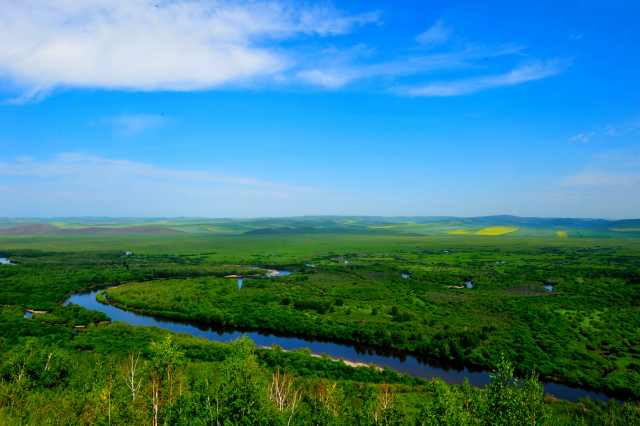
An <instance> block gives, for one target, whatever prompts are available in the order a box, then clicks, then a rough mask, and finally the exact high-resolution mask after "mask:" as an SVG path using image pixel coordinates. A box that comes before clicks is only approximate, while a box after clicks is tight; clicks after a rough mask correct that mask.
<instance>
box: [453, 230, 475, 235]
mask: <svg viewBox="0 0 640 426" xmlns="http://www.w3.org/2000/svg"><path fill="white" fill-rule="evenodd" d="M448 233H449V234H453V235H460V234H470V233H471V231H451V232H448Z"/></svg>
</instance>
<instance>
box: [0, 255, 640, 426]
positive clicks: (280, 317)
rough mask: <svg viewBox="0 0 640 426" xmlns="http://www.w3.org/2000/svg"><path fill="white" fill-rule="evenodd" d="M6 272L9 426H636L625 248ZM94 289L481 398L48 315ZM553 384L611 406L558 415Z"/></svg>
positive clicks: (632, 306)
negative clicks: (449, 370)
mask: <svg viewBox="0 0 640 426" xmlns="http://www.w3.org/2000/svg"><path fill="white" fill-rule="evenodd" d="M274 251H275V250H274ZM292 251H293V249H292ZM0 257H8V258H10V259H11V262H12V263H14V265H3V266H0V301H1V302H2V304H3V305H4V308H3V309H2V311H1V315H0V330H2V331H1V333H0V336H2V338H1V341H0V343H1V345H2V346H1V354H0V361H1V366H2V367H1V370H0V373H1V377H2V379H1V380H2V381H1V382H0V387H1V389H0V418H3V419H7V420H4V424H16V425H17V424H20V425H21V424H134V423H137V424H150V425H157V424H300V425H303V424H314V425H315V424H318V425H320V424H327V425H329V424H345V423H348V422H351V423H354V424H358V425H378V424H385V425H391V424H398V425H400V424H402V425H405V424H406V425H409V424H411V425H454V424H456V425H457V424H460V425H467V424H469V425H471V424H474V425H475V424H478V425H480V424H487V425H488V424H505V425H506V424H532V425H534V424H535V425H538V424H595V425H599V424H624V425H626V424H629V425H631V424H634V425H635V424H638V420H639V417H638V409H637V405H636V403H635V402H634V401H637V400H638V398H639V397H640V334H638V326H639V325H640V317H639V314H640V310H639V306H638V305H639V303H640V299H639V297H638V295H639V294H640V293H638V290H640V289H639V288H638V286H640V274H639V273H638V272H637V271H638V266H640V257H639V253H638V252H637V250H636V249H635V247H634V246H633V245H628V246H625V245H624V244H622V245H620V246H618V247H615V248H610V247H592V248H588V249H587V248H584V247H583V246H573V247H572V246H560V247H550V246H532V245H517V244H516V245H503V246H502V247H495V246H493V247H492V246H490V245H489V246H481V247H479V246H477V245H461V244H458V245H457V246H455V245H448V246H446V247H438V246H435V247H424V246H419V245H418V246H416V247H414V248H412V249H411V250H408V249H406V248H403V249H400V250H398V249H393V250H391V249H385V250H379V249H377V250H371V249H370V250H366V249H365V250H359V251H357V252H356V251H349V252H326V251H320V250H318V251H317V252H315V253H309V252H306V253H304V254H295V253H292V252H290V253H287V254H286V255H284V254H283V255H282V256H277V257H274V256H269V257H265V256H263V255H261V256H253V253H251V252H246V251H245V252H243V253H236V254H234V255H229V254H227V255H226V257H225V258H223V259H221V254H220V251H219V250H216V251H215V252H204V251H203V252H202V253H188V254H187V253H179V252H178V253H174V254H164V253H163V254H156V253H149V252H147V253H145V252H142V251H137V252H136V253H135V254H132V255H126V254H125V253H124V252H122V251H101V252H96V251H80V250H76V251H61V252H60V251H59V252H51V251H40V250H33V249H11V250H4V251H3V252H2V253H0ZM241 265H243V266H241ZM256 267H257V268H256ZM267 269H279V270H289V271H291V272H292V274H291V275H287V276H281V277H272V278H261V277H252V278H244V281H243V283H242V288H239V286H238V283H237V282H236V279H234V278H225V277H226V276H229V275H238V276H245V277H246V276H249V275H255V274H260V275H262V276H264V274H265V273H266V272H267ZM467 283H468V284H469V285H467ZM104 287H111V288H109V289H107V290H105V291H102V292H100V293H99V294H98V296H97V298H98V300H99V301H101V302H102V303H107V304H112V305H114V306H116V307H119V308H122V309H127V310H134V311H138V312H144V313H149V314H155V315H158V316H161V317H168V318H175V319H179V320H191V321H196V322H199V323H202V324H211V325H216V326H226V327H236V328H238V329H240V330H242V329H262V330H268V331H274V332H286V333H293V334H294V335H299V336H310V337H312V336H316V337H320V338H324V339H329V340H335V341H344V342H359V343H363V344H365V343H366V344H369V345H372V346H376V347H381V348H396V349H397V350H400V351H405V352H406V353H414V354H416V355H420V356H424V357H430V358H434V359H443V360H455V361H459V362H462V363H466V364H469V365H476V366H478V368H485V369H487V370H489V371H492V372H493V373H492V379H491V383H488V384H487V385H486V387H485V388H474V387H471V386H469V385H468V383H467V384H463V385H450V384H447V383H445V382H443V381H442V380H440V379H438V378H434V379H432V380H427V379H421V378H417V377H409V376H408V375H403V374H398V373H397V372H395V371H393V370H389V369H387V368H382V369H380V368H377V367H375V366H370V367H367V366H360V367H354V366H350V365H348V364H346V363H344V362H341V360H331V358H329V357H326V356H320V355H315V354H311V351H310V350H308V349H305V348H299V350H297V351H288V352H287V351H284V350H282V349H281V348H279V347H277V346H273V347H271V348H256V347H255V345H254V344H253V343H252V342H251V341H250V340H249V339H246V338H242V339H239V340H237V341H235V342H232V343H219V342H215V341H209V340H207V339H204V338H197V337H193V336H191V335H189V334H185V333H173V332H169V331H167V330H163V329H161V328H157V327H141V326H138V327H136V326H132V325H129V324H125V323H121V322H114V323H111V322H110V321H111V320H112V318H109V316H107V315H105V314H104V313H103V312H101V311H100V310H99V309H98V310H88V309H86V308H84V307H82V306H78V305H73V304H67V305H63V304H62V302H63V301H64V300H65V299H66V298H67V297H68V295H70V294H72V293H74V292H77V291H79V290H82V289H88V288H104ZM98 306H100V305H98ZM27 310H30V311H33V312H34V313H33V315H32V316H31V318H26V317H25V313H26V312H27ZM133 364H135V365H137V367H132V365H133ZM132 368H133V370H136V372H135V374H134V373H131V371H132ZM131 374H134V375H135V377H131ZM128 375H129V376H128ZM127 377H129V379H127ZM550 380H551V381H556V382H558V383H566V384H573V385H577V386H580V387H582V388H583V389H593V390H598V391H601V392H605V393H606V394H607V395H609V396H613V397H616V398H617V399H618V400H619V401H624V403H620V404H619V403H617V402H615V400H613V399H612V400H611V401H610V403H608V404H607V403H605V402H602V401H599V400H598V401H592V400H590V399H588V398H582V399H580V400H579V401H577V402H569V401H565V400H560V399H558V398H556V397H554V396H553V395H549V394H545V393H544V390H543V388H542V382H544V381H550ZM285 394H286V395H285ZM248 401H250V403H248ZM496 416H498V417H496ZM500 416H502V417H500ZM196 419H197V420H196Z"/></svg>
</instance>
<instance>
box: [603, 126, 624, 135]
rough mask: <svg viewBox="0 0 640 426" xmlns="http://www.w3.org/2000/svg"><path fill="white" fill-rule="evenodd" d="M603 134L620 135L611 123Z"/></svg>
mask: <svg viewBox="0 0 640 426" xmlns="http://www.w3.org/2000/svg"><path fill="white" fill-rule="evenodd" d="M602 135H603V136H620V133H618V132H616V131H615V129H614V128H613V126H612V125H611V124H607V130H606V132H604V133H603V134H602Z"/></svg>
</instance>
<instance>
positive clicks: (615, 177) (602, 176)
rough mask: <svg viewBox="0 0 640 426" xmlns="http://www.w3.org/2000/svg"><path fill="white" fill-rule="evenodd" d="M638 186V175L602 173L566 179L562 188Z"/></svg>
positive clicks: (584, 173)
mask: <svg viewBox="0 0 640 426" xmlns="http://www.w3.org/2000/svg"><path fill="white" fill-rule="evenodd" d="M638 184H640V174H637V173H636V174H634V173H629V174H625V173H623V174H615V173H604V172H583V173H579V174H576V175H573V176H570V177H568V178H566V179H565V180H564V181H562V182H561V185H563V186H615V187H628V186H635V185H638Z"/></svg>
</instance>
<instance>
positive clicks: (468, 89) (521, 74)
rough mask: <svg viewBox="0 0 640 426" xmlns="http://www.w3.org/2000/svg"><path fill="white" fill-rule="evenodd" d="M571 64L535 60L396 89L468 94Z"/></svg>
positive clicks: (436, 94)
mask: <svg viewBox="0 0 640 426" xmlns="http://www.w3.org/2000/svg"><path fill="white" fill-rule="evenodd" d="M570 64H571V61H569V60H559V59H556V60H551V61H548V62H543V61H540V60H534V61H532V62H530V63H528V64H526V65H521V66H519V67H517V68H515V69H513V70H511V71H509V72H507V73H504V74H498V75H491V76H481V77H473V78H467V79H461V80H454V81H448V82H436V83H429V84H426V85H422V86H414V87H401V88H398V89H396V91H397V93H399V94H402V95H407V96H431V97H444V96H460V95H467V94H470V93H475V92H479V91H481V90H486V89H490V88H495V87H502V86H513V85H516V84H521V83H525V82H528V81H533V80H539V79H542V78H546V77H550V76H552V75H556V74H558V73H560V72H562V70H564V69H565V68H566V67H568V66H569V65H570Z"/></svg>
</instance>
